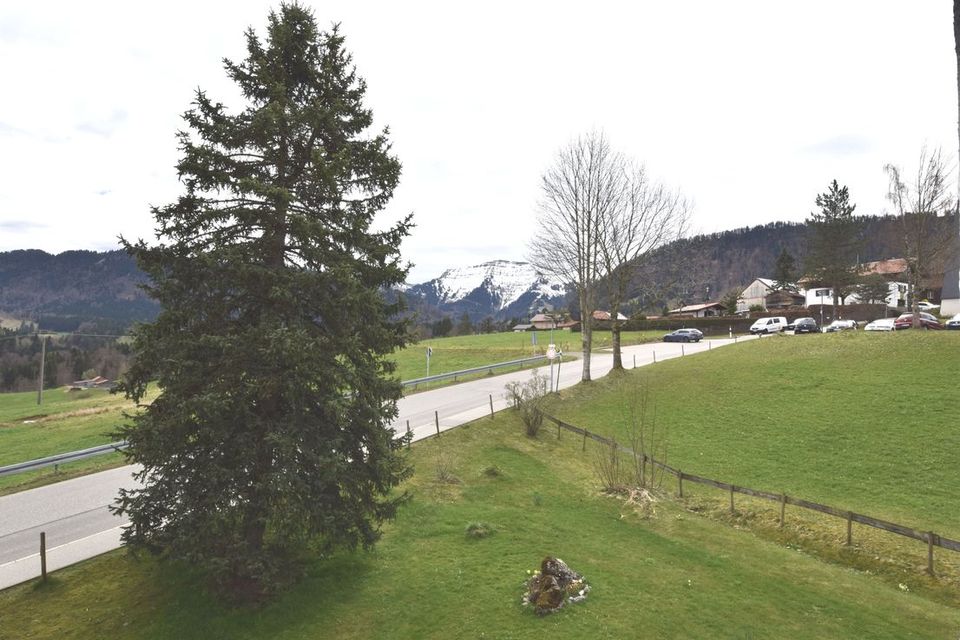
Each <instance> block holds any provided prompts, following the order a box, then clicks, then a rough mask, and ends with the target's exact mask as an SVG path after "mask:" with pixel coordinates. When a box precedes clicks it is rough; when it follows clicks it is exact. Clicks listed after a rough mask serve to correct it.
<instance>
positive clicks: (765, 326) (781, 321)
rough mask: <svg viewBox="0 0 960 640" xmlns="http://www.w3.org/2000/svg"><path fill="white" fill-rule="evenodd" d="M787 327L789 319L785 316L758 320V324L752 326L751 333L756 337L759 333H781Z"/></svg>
mask: <svg viewBox="0 0 960 640" xmlns="http://www.w3.org/2000/svg"><path fill="white" fill-rule="evenodd" d="M786 326H787V319H786V318H785V317H784V316H775V317H773V318H758V319H757V321H756V322H754V323H753V324H752V325H750V333H752V334H754V335H756V334H759V333H779V332H780V331H783V329H784V328H785V327H786Z"/></svg>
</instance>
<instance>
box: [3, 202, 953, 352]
mask: <svg viewBox="0 0 960 640" xmlns="http://www.w3.org/2000/svg"><path fill="white" fill-rule="evenodd" d="M856 221H857V224H858V226H859V229H860V231H859V235H860V239H861V255H860V261H861V262H868V261H871V260H881V259H885V258H893V257H900V256H902V255H903V245H902V238H901V233H900V231H899V229H898V220H897V218H895V217H892V216H887V217H867V216H862V217H858V218H856ZM942 224H943V227H944V229H943V232H944V233H945V234H953V235H956V219H955V218H945V219H943V221H942ZM807 229H808V227H807V225H806V224H804V223H792V222H772V223H770V224H766V225H762V226H756V227H750V228H742V229H734V230H732V231H723V232H720V233H712V234H708V235H699V236H694V237H692V238H688V239H685V240H681V241H679V242H675V243H673V244H671V245H669V246H667V247H664V248H663V249H661V250H659V251H657V252H655V253H654V254H652V255H651V256H649V257H648V258H647V259H646V260H644V261H643V264H640V265H638V269H637V273H636V275H635V277H634V278H633V285H632V287H631V288H630V290H629V292H628V294H629V295H628V298H629V299H631V302H630V304H629V305H628V307H627V308H626V309H624V311H625V312H630V313H633V312H637V311H646V312H659V311H661V310H662V309H663V307H664V306H670V305H674V304H677V303H679V302H684V303H694V302H702V301H704V300H706V299H708V298H709V299H712V300H715V299H718V298H719V297H721V296H722V295H723V294H724V293H726V292H727V291H729V290H731V289H733V288H739V287H743V286H745V285H747V284H749V283H750V282H751V281H753V279H754V278H758V277H764V278H769V277H772V276H773V272H774V263H775V262H776V259H777V256H778V255H779V254H780V252H781V250H783V249H786V251H787V252H789V253H790V254H791V255H792V256H793V257H794V258H795V259H796V263H797V268H798V271H800V272H802V270H803V262H804V258H805V256H806V249H807ZM494 258H496V256H491V259H494ZM491 264H493V263H491ZM505 264H507V263H505ZM144 280H145V278H144V275H143V274H142V273H141V272H140V271H139V270H138V269H137V267H136V264H135V263H134V262H133V260H132V259H131V258H130V257H129V256H127V255H126V254H125V253H124V252H122V251H110V252H107V253H96V252H93V251H67V252H65V253H61V254H59V255H50V254H48V253H45V252H43V251H36V250H29V251H10V252H6V253H0V315H6V316H10V317H13V318H19V319H26V320H32V321H36V320H37V319H39V321H40V324H41V327H42V328H43V329H47V330H52V331H77V330H79V329H93V330H96V331H97V332H109V333H122V332H124V331H125V330H126V328H127V327H129V326H130V324H132V323H133V322H136V321H140V320H150V319H152V318H153V317H154V316H155V315H156V313H157V310H158V307H157V305H156V303H155V302H154V301H153V300H151V299H150V298H148V297H147V296H146V294H145V293H144V292H143V291H142V290H141V289H140V288H139V287H138V285H139V284H141V283H143V282H144ZM431 282H434V281H431ZM427 284H430V283H426V284H424V285H413V287H411V288H412V289H414V290H417V287H419V288H421V289H422V288H424V287H425V286H426V285H427ZM491 300H493V297H491ZM434 302H435V303H432V302H431V299H430V298H429V296H422V295H418V296H410V297H409V298H408V303H409V309H410V311H413V312H416V314H417V316H418V318H419V319H420V320H421V321H423V322H429V321H431V320H438V319H439V318H441V317H443V316H446V317H452V318H454V319H455V320H456V319H458V318H460V317H461V316H462V315H463V314H465V313H466V314H468V315H469V316H470V317H471V318H472V319H473V320H474V321H475V322H476V321H479V320H480V319H481V318H484V317H485V316H492V317H494V318H500V317H513V316H516V315H517V314H518V313H519V314H520V315H522V314H523V312H525V311H526V306H529V303H527V302H526V299H524V301H523V304H522V305H519V306H517V309H514V308H513V307H511V308H510V309H507V310H504V309H500V308H499V307H497V306H496V305H495V304H494V302H495V301H493V302H490V304H489V305H488V306H490V308H489V309H486V308H480V307H479V306H478V305H479V303H478V302H477V300H474V299H473V298H469V297H468V298H465V301H464V302H463V304H460V305H459V306H458V304H459V303H451V302H449V301H446V302H443V303H442V304H441V303H440V302H436V301H434ZM603 304H605V301H604V300H603V299H601V306H602V305H603ZM515 306H516V305H515ZM567 306H568V307H569V302H568V303H567ZM519 307H523V309H520V308H519ZM572 311H574V314H575V315H577V314H576V310H575V309H572ZM507 312H509V313H507Z"/></svg>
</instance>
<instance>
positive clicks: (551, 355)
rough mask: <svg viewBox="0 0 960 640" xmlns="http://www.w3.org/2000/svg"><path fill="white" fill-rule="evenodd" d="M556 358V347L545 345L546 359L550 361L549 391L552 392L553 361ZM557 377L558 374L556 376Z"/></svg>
mask: <svg viewBox="0 0 960 640" xmlns="http://www.w3.org/2000/svg"><path fill="white" fill-rule="evenodd" d="M556 357H557V345H555V344H553V343H552V342H551V343H550V344H548V345H547V358H548V359H549V360H550V391H553V359H554V358H556ZM557 375H558V376H559V374H557Z"/></svg>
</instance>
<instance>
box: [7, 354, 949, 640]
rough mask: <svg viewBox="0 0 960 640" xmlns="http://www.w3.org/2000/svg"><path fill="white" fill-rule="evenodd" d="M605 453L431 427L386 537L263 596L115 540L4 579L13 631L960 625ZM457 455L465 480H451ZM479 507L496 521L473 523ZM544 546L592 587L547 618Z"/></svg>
mask: <svg viewBox="0 0 960 640" xmlns="http://www.w3.org/2000/svg"><path fill="white" fill-rule="evenodd" d="M771 342H772V341H771ZM593 454H594V452H593V451H591V450H590V449H588V451H587V452H586V453H584V452H581V450H580V441H579V440H577V439H574V438H566V437H564V438H562V439H561V440H559V441H558V440H557V439H556V435H555V433H554V432H552V431H551V430H545V431H543V432H541V435H540V437H539V438H538V439H530V438H527V437H525V436H523V435H521V427H520V425H519V424H518V422H517V420H516V418H515V414H513V413H512V412H506V413H501V414H500V415H498V416H497V418H496V419H494V420H489V419H484V420H481V421H478V422H476V423H473V424H471V425H469V426H466V427H462V428H460V429H456V430H454V431H450V432H446V433H444V435H443V437H442V438H439V439H431V440H428V441H424V442H422V443H418V444H415V445H414V446H413V448H412V449H411V456H412V460H413V462H414V464H415V466H416V469H417V473H416V475H415V476H414V478H413V479H412V480H411V481H410V482H409V483H408V485H407V488H408V489H409V490H410V491H411V492H412V493H413V496H414V497H413V500H412V502H411V503H409V504H408V505H407V506H406V507H405V508H403V509H402V510H401V513H400V516H399V518H398V520H397V521H396V522H395V523H393V524H392V525H390V526H389V527H388V528H387V530H386V532H385V535H384V538H383V540H382V541H381V543H380V544H379V545H378V546H377V548H376V549H375V551H373V552H371V553H363V552H354V553H347V552H344V553H340V554H336V555H334V556H332V557H329V558H326V559H323V560H318V561H316V562H314V563H313V564H311V565H310V566H309V567H308V577H307V579H306V580H305V581H304V582H302V583H301V584H300V585H299V586H297V587H296V588H295V589H294V590H292V591H291V592H289V593H286V594H285V595H283V596H281V597H280V598H278V599H277V600H276V601H275V602H273V603H271V604H269V605H267V606H266V607H264V608H262V609H260V610H256V611H245V610H236V609H230V608H226V607H224V606H222V605H220V604H218V603H217V602H216V601H215V600H213V599H212V598H211V597H210V596H208V595H207V594H205V593H204V591H203V588H202V584H203V583H202V580H201V579H200V577H199V576H198V575H197V574H196V573H195V571H194V570H193V569H191V568H189V567H186V566H183V565H178V564H171V565H161V564H158V563H157V561H155V560H154V559H151V558H149V557H141V558H139V559H134V558H131V557H129V556H127V555H126V554H125V553H123V552H115V553H112V554H110V555H107V556H104V557H101V558H97V559H94V560H92V561H89V562H86V563H83V564H81V565H78V566H76V567H73V568H70V569H66V570H64V571H61V572H58V573H56V574H55V575H54V577H53V579H52V581H51V583H50V584H48V585H46V586H38V585H37V584H36V583H33V584H27V585H22V586H19V587H15V588H12V589H9V590H6V591H4V592H2V593H0V621H2V622H0V637H3V638H6V637H10V638H49V637H58V638H156V639H163V638H171V639H173V638H177V639H179V638H240V639H242V638H271V639H273V638H279V639H284V638H346V639H351V638H355V639H367V638H398V639H403V638H411V639H421V638H518V639H519V638H544V637H549V638H577V639H582V638H639V637H647V638H674V637H676V638H773V637H777V638H839V637H851V638H852V637H856V638H862V637H869V638H898V639H899V638H948V637H949V638H952V637H955V636H956V634H957V631H958V629H960V610H958V609H957V608H955V607H954V606H949V605H947V604H942V603H941V602H938V601H935V600H934V599H931V598H928V597H925V596H924V595H923V594H922V593H919V592H918V591H917V590H916V589H913V588H909V587H908V588H909V590H901V589H899V588H898V587H897V585H896V583H894V584H890V583H889V582H887V581H884V580H880V579H878V578H877V577H875V576H871V575H869V574H867V573H865V572H861V571H853V570H850V569H846V568H843V567H838V566H836V565H832V564H829V563H824V562H821V561H818V560H816V559H815V558H813V557H811V556H809V555H807V554H804V553H798V552H797V551H795V550H792V549H789V548H786V547H784V546H781V545H777V544H774V543H772V542H769V541H765V540H762V539H760V538H758V537H756V536H754V535H752V534H751V533H749V532H744V531H739V530H737V529H735V528H733V527H730V526H728V525H727V524H724V523H721V522H716V521H714V520H711V519H708V518H704V517H702V516H699V515H697V514H695V513H691V512H690V511H687V510H685V509H684V508H683V505H682V504H680V503H677V502H674V501H672V500H670V499H669V498H668V497H666V496H662V497H661V500H660V502H658V503H657V504H656V505H655V510H654V514H653V515H652V516H649V517H642V516H641V515H640V514H639V513H637V512H636V511H635V510H634V509H633V508H632V507H630V506H628V505H625V504H624V503H623V500H622V499H620V498H613V497H607V496H603V495H601V494H600V493H599V491H598V486H597V482H596V480H595V478H594V475H593V471H592V460H593ZM441 464H442V465H443V466H445V467H446V468H447V469H448V470H449V471H450V472H451V473H453V474H454V475H456V476H457V477H458V478H459V481H460V482H459V483H457V484H447V483H440V482H439V481H438V479H437V469H438V467H439V466H440V465H441ZM494 469H495V472H491V470H494ZM477 521H480V522H484V523H487V524H489V525H491V526H492V527H493V528H494V529H495V533H494V534H493V535H492V536H490V537H488V538H484V539H470V538H468V537H467V536H466V535H465V529H466V527H467V525H468V524H469V523H472V522H477ZM545 554H554V555H557V556H559V557H561V558H563V559H564V560H565V561H567V562H568V563H569V564H570V565H571V566H572V567H573V568H574V569H576V570H578V571H580V572H581V573H583V574H584V576H585V578H586V580H587V582H588V583H589V584H590V585H591V586H592V589H593V590H592V592H591V593H590V595H589V597H588V599H587V601H586V602H584V603H581V604H578V605H575V606H572V607H569V608H567V609H564V610H563V611H561V612H559V613H558V614H555V615H553V616H550V617H547V618H538V617H536V616H535V615H534V614H533V613H532V612H531V611H530V610H529V609H526V608H524V607H522V606H521V605H520V596H521V594H522V590H523V589H522V585H523V582H524V581H525V579H526V578H527V570H529V569H533V568H535V567H536V566H537V565H538V563H539V561H540V559H541V558H542V557H543V556H544V555H545ZM923 580H924V578H922V577H917V578H916V583H920V582H922V581H923ZM927 580H929V579H927ZM911 584H915V583H914V582H911Z"/></svg>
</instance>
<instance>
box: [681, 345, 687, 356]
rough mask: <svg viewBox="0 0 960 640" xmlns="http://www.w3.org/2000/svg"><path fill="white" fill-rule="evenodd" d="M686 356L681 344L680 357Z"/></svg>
mask: <svg viewBox="0 0 960 640" xmlns="http://www.w3.org/2000/svg"><path fill="white" fill-rule="evenodd" d="M685 355H687V354H686V353H684V352H683V344H682V343H681V344H680V356H681V357H683V356H685Z"/></svg>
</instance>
